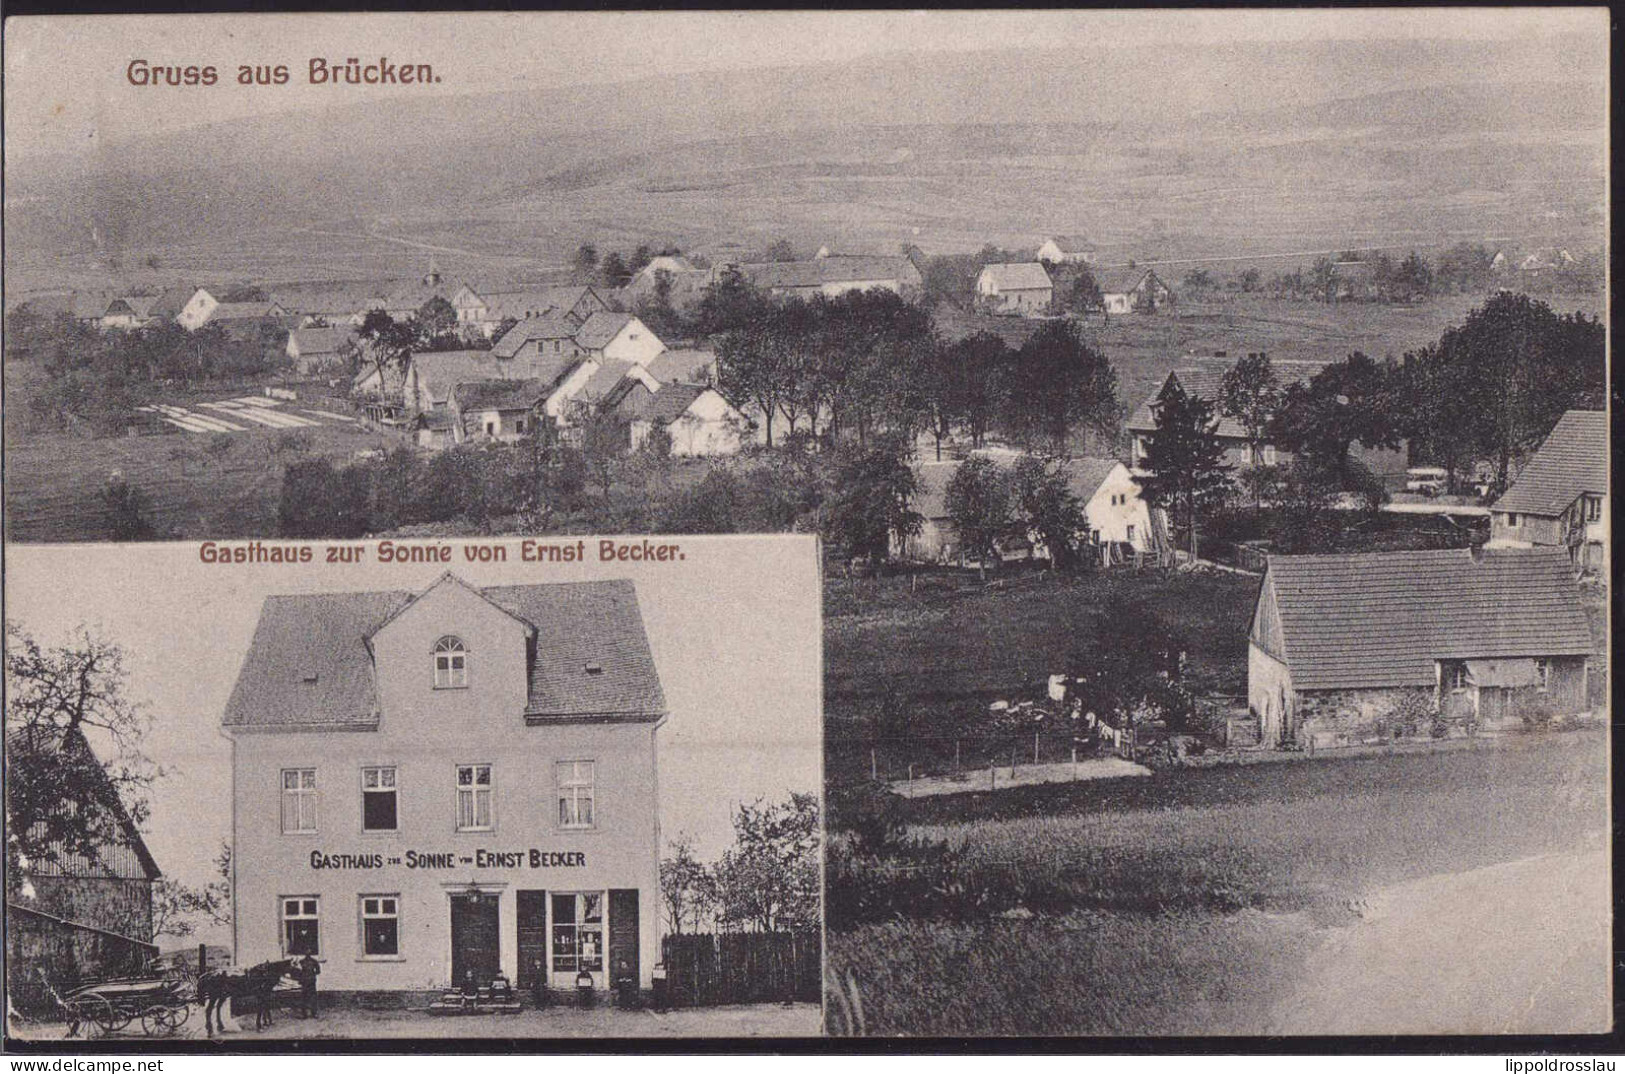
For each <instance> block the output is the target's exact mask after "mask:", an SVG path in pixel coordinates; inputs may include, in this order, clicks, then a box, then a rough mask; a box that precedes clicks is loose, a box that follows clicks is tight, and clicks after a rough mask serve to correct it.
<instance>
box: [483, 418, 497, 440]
mask: <svg viewBox="0 0 1625 1074" xmlns="http://www.w3.org/2000/svg"><path fill="white" fill-rule="evenodd" d="M496 434H497V423H496V422H494V421H487V422H486V423H485V435H486V436H495V435H496Z"/></svg>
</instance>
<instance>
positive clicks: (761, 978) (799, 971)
mask: <svg viewBox="0 0 1625 1074" xmlns="http://www.w3.org/2000/svg"><path fill="white" fill-rule="evenodd" d="M661 954H662V957H663V959H664V960H665V963H666V981H667V987H668V988H669V989H670V991H671V997H672V1004H673V1005H674V1006H677V1007H715V1006H720V1005H721V1004H724V1003H782V1002H784V1001H786V1000H791V999H797V1000H802V1001H805V1002H808V1003H817V1002H819V1001H820V1000H821V999H822V994H823V968H822V963H823V953H822V949H821V947H820V944H819V937H818V933H817V932H812V931H808V932H722V933H693V934H686V933H680V934H677V935H674V936H667V937H666V938H665V939H664V940H663V941H662V942H661Z"/></svg>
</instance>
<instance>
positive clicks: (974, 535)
mask: <svg viewBox="0 0 1625 1074" xmlns="http://www.w3.org/2000/svg"><path fill="white" fill-rule="evenodd" d="M943 507H944V509H946V510H947V512H948V518H949V519H950V520H951V521H952V522H953V525H954V530H955V532H956V533H958V535H959V548H960V553H961V555H964V556H969V557H971V558H974V559H975V560H976V570H977V573H978V574H979V575H981V576H982V577H986V576H987V561H988V560H990V559H992V558H994V557H995V556H996V555H997V554H998V543H999V540H1000V538H1002V537H1003V536H1004V535H1005V534H1006V533H1008V532H1009V530H1010V484H1009V478H1008V476H1007V475H1006V474H1005V472H1004V471H1003V470H1001V469H1000V468H999V466H998V464H997V463H995V462H994V461H993V460H992V459H989V458H987V457H986V456H982V455H973V456H971V457H970V458H968V459H966V460H965V461H964V462H962V463H960V464H959V466H958V468H956V469H955V470H954V475H953V477H951V478H949V479H948V487H947V488H946V489H945V490H944V495H943Z"/></svg>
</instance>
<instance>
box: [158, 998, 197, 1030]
mask: <svg viewBox="0 0 1625 1074" xmlns="http://www.w3.org/2000/svg"><path fill="white" fill-rule="evenodd" d="M159 1013H160V1014H161V1015H163V1019H164V1025H166V1026H168V1027H169V1031H170V1032H171V1033H173V1032H175V1030H177V1029H179V1028H180V1027H181V1026H183V1025H185V1024H186V1020H187V1019H188V1018H190V1017H191V1016H192V1008H191V1007H189V1006H187V1005H186V1004H178V1005H176V1006H174V1007H164V1008H162V1009H161V1010H160V1011H159Z"/></svg>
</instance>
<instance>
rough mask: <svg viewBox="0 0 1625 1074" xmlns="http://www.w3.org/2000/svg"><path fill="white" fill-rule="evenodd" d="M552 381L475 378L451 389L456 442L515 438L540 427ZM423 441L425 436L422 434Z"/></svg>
mask: <svg viewBox="0 0 1625 1074" xmlns="http://www.w3.org/2000/svg"><path fill="white" fill-rule="evenodd" d="M552 387H553V386H552V385H551V384H548V383H547V382H546V381H543V380H539V379H531V380H473V381H464V382H462V383H459V384H457V385H456V386H454V387H453V388H452V391H451V437H452V442H453V443H457V444H462V443H465V442H467V441H470V440H502V441H513V440H518V439H520V438H521V437H524V436H529V435H531V434H532V433H534V432H535V431H536V423H537V421H539V420H540V418H539V417H538V416H537V412H538V411H539V410H540V409H541V406H542V404H543V403H544V402H546V401H547V396H548V394H549V392H550V391H551V390H552ZM419 443H423V438H422V437H420V438H419Z"/></svg>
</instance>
